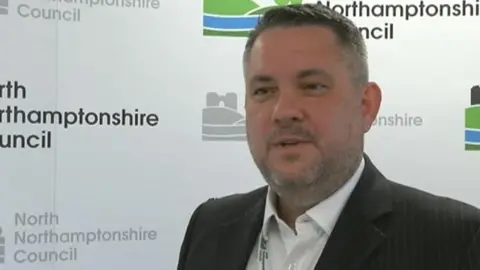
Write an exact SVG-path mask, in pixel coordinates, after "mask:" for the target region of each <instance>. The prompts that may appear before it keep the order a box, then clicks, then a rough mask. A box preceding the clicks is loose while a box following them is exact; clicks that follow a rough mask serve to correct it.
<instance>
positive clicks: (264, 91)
mask: <svg viewBox="0 0 480 270" xmlns="http://www.w3.org/2000/svg"><path fill="white" fill-rule="evenodd" d="M269 91H270V89H269V88H266V87H263V88H257V89H255V90H254V91H253V94H254V95H265V94H268V92H269Z"/></svg>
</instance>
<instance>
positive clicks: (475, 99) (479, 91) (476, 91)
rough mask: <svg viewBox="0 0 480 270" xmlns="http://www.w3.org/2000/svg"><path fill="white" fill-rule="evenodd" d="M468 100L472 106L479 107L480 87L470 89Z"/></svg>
mask: <svg viewBox="0 0 480 270" xmlns="http://www.w3.org/2000/svg"><path fill="white" fill-rule="evenodd" d="M470 99H471V104H472V106H474V105H480V85H476V86H474V87H472V97H471V98H470Z"/></svg>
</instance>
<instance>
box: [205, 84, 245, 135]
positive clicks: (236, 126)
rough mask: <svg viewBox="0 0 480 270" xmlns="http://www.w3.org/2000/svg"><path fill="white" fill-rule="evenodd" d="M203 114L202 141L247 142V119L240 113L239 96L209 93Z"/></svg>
mask: <svg viewBox="0 0 480 270" xmlns="http://www.w3.org/2000/svg"><path fill="white" fill-rule="evenodd" d="M206 100H207V106H206V107H205V108H204V109H203V112H202V140H204V141H245V140H246V133H245V117H244V116H243V115H242V114H241V113H239V112H238V96H237V94H235V93H227V94H224V95H221V94H218V93H214V92H211V93H207V97H206Z"/></svg>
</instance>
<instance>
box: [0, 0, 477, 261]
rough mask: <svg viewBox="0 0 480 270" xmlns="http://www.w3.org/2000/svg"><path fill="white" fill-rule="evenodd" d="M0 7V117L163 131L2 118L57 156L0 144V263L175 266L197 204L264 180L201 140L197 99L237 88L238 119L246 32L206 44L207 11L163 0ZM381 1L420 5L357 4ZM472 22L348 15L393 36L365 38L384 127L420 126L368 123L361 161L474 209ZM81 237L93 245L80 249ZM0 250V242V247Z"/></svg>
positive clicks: (197, 4) (239, 154)
mask: <svg viewBox="0 0 480 270" xmlns="http://www.w3.org/2000/svg"><path fill="white" fill-rule="evenodd" d="M92 1H93V3H95V1H94V0H92ZM6 2H7V1H5V0H0V14H2V13H3V14H2V15H0V85H4V86H5V85H6V84H7V83H8V82H9V81H12V82H14V81H18V83H20V84H21V85H22V86H24V87H25V94H26V98H25V99H22V98H19V99H11V98H10V99H9V98H7V97H8V96H7V94H8V93H7V91H6V88H5V87H3V89H2V88H1V87H0V89H2V90H3V91H2V92H0V93H2V95H1V96H0V110H6V109H7V108H8V106H11V108H12V109H13V106H18V108H19V109H22V110H26V111H29V110H41V111H59V112H61V113H64V112H66V111H77V112H78V110H79V108H83V109H84V110H85V111H86V112H96V113H99V112H110V113H116V112H121V110H122V109H126V110H127V111H130V112H132V111H134V110H135V109H138V110H139V111H140V112H141V113H148V114H155V115H153V116H150V117H153V118H151V120H152V119H153V120H154V117H155V116H158V124H157V125H154V126H148V125H144V126H138V127H131V126H100V125H87V124H78V123H77V124H72V125H70V126H69V127H68V128H64V126H63V125H61V124H49V123H47V124H32V123H30V124H29V123H26V124H21V123H13V124H12V123H7V120H8V119H6V118H5V113H4V116H3V118H1V121H0V134H1V135H2V136H3V137H2V140H4V142H5V138H6V136H7V134H22V135H24V136H30V135H34V134H39V133H41V132H42V131H43V130H45V131H49V132H51V136H52V137H51V147H48V148H44V149H32V148H24V149H21V148H10V149H8V148H1V149H0V172H1V177H0V227H1V228H2V229H3V231H2V234H1V236H2V237H4V238H5V240H6V244H5V245H4V246H5V255H4V258H5V263H0V269H9V270H11V269H13V270H21V269H38V270H40V269H53V268H55V269H65V270H66V269H68V270H77V269H78V270H80V269H81V270H84V269H120V270H122V269H125V270H126V269H132V268H137V269H139V268H142V269H175V265H176V260H177V256H178V250H179V247H180V243H181V240H182V238H183V233H184V229H185V226H186V224H187V222H188V218H189V217H190V214H191V212H192V211H193V209H194V208H195V207H196V206H197V205H198V204H199V203H200V202H202V201H204V200H205V199H207V198H209V197H212V196H215V197H218V196H222V195H226V194H230V193H235V192H243V191H248V190H251V189H254V188H256V187H258V186H260V185H263V180H262V179H261V177H260V174H259V173H258V172H257V170H256V168H255V166H254V164H253V162H252V161H251V157H250V154H249V152H248V149H247V146H246V143H245V142H244V141H204V140H202V117H203V116H202V110H203V109H204V108H205V107H206V95H207V93H209V92H217V93H219V94H225V93H227V92H233V93H235V94H236V95H238V103H239V104H238V108H239V112H240V114H243V111H242V104H241V102H242V100H243V81H242V75H241V54H242V48H243V45H244V42H245V38H242V37H237V38H231V37H212V36H203V34H202V3H201V1H188V2H187V1H167V0H160V5H159V7H158V8H154V6H150V8H127V7H118V6H117V7H115V6H108V5H101V4H97V5H93V4H92V5H88V4H83V5H82V4H75V3H73V4H72V3H69V2H71V1H67V0H63V1H59V0H58V1H56V2H55V1H49V0H37V1H30V0H17V1H13V0H10V3H8V4H9V5H7V3H6ZM78 2H80V1H78ZM97 2H99V1H98V0H97ZM109 2H111V0H109ZM258 2H260V1H258ZM263 2H264V1H262V3H263ZM267 2H268V1H267ZM443 2H444V3H450V5H451V6H452V5H455V4H461V1H454V0H449V1H443ZM467 2H470V3H474V1H467ZM104 3H107V2H106V1H105V0H104ZM332 3H335V4H341V5H348V4H352V3H353V2H352V1H340V0H338V1H333V2H332ZM380 3H383V4H399V5H400V4H401V5H402V6H406V5H407V4H416V5H419V3H420V2H419V1H406V0H402V1H396V2H392V1H380V0H376V1H373V0H371V1H364V4H368V5H369V6H370V8H371V7H373V5H375V4H380ZM434 3H437V1H434V0H431V1H427V2H425V4H426V5H432V6H433V4H434ZM2 4H3V5H2ZM22 4H23V5H28V6H29V7H30V8H38V9H45V10H47V9H58V10H62V11H71V10H73V11H74V13H75V16H76V17H75V18H76V19H77V21H74V22H70V21H65V20H45V19H41V18H40V19H35V18H32V17H22V16H21V14H23V15H25V14H26V13H25V12H26V11H27V6H21V5H22ZM357 4H358V2H357ZM437 6H438V4H437ZM2 7H3V9H2ZM19 7H20V8H21V9H20V11H21V12H22V13H21V14H20V13H19V11H18V8H19ZM431 9H433V7H429V10H431ZM2 10H3V12H2ZM7 10H8V14H6V13H7V12H6V11H7ZM409 10H410V11H413V8H412V7H410V8H409ZM64 14H67V13H64ZM67 15H68V14H67ZM478 15H479V14H476V16H458V17H447V16H443V17H441V16H437V17H432V18H430V17H426V16H424V17H420V16H414V17H412V18H410V19H409V20H408V21H407V20H405V19H403V18H402V17H393V16H387V17H377V18H373V17H371V16H370V17H366V16H364V17H353V15H349V16H350V17H351V18H352V19H354V21H355V22H357V23H359V25H362V26H366V27H370V28H372V27H376V26H383V25H384V24H385V23H392V24H393V29H394V32H393V35H394V36H393V38H391V39H378V40H374V39H369V40H368V47H369V51H370V63H371V72H372V79H374V80H376V81H378V82H379V83H380V85H381V86H382V88H383V91H384V103H383V106H382V109H381V112H380V115H381V117H388V116H394V115H395V114H398V115H405V114H407V115H408V116H411V117H419V118H421V120H422V125H420V126H407V127H402V126H399V125H396V126H383V125H382V126H376V127H375V128H374V129H373V130H372V131H371V132H370V133H369V134H368V136H367V140H368V145H367V153H369V155H370V156H371V158H372V159H373V161H374V162H375V163H376V165H378V167H379V168H380V169H381V170H382V171H383V172H384V173H385V174H386V175H387V176H388V177H390V178H391V179H393V180H395V181H398V182H401V183H405V184H408V185H412V186H415V187H418V188H422V189H425V190H427V191H430V192H434V193H437V194H440V195H445V196H449V197H453V198H456V199H460V200H463V201H466V202H468V203H471V204H474V205H476V206H480V196H478V190H479V189H480V183H479V181H478V180H479V179H480V176H479V172H480V171H479V169H478V168H479V165H478V164H480V151H465V147H464V134H465V109H466V108H467V107H468V106H469V105H470V89H471V87H472V86H474V85H478V84H480V75H479V74H480V69H479V66H478V63H479V61H480V46H479V45H478V44H480V35H478V33H480V18H479V16H478ZM19 93H22V92H21V91H20V92H19ZM207 113H209V112H207ZM230 113H232V112H230ZM75 115H76V114H71V115H70V116H68V120H70V121H71V120H72V119H73V118H72V117H74V116H75ZM214 116H216V117H219V118H213V119H212V118H211V116H210V118H208V117H207V116H205V117H206V118H205V119H207V120H211V121H215V120H218V121H220V120H225V121H226V120H230V121H233V120H232V119H234V118H229V117H233V115H229V114H227V113H226V112H225V111H220V112H215V111H214ZM90 117H92V116H90ZM240 118H241V115H240ZM240 118H239V119H240ZM31 120H34V119H31ZM73 120H75V119H73ZM237 120H238V119H237ZM476 121H477V123H478V122H479V121H480V119H477V120H476ZM73 122H75V121H73ZM207 124H208V123H207ZM236 128H237V129H238V127H236ZM240 129H241V128H240ZM233 132H235V131H233ZM240 135H241V134H240ZM237 137H238V136H237ZM240 137H241V136H240ZM210 138H211V137H210ZM217 139H218V138H217ZM46 212H47V213H53V214H54V215H56V216H54V218H53V220H47V221H50V223H49V224H37V225H21V224H16V221H17V222H20V221H22V220H21V218H20V216H18V217H17V219H16V215H17V214H19V215H20V214H22V213H26V214H31V215H40V214H43V213H46ZM30 221H32V222H33V221H35V220H30ZM43 221H44V220H43ZM140 227H141V229H140ZM98 229H100V230H103V231H105V232H106V233H104V234H101V235H100V236H101V239H100V240H101V241H98V239H97V236H98V235H95V234H94V233H96V230H98ZM130 229H132V230H136V231H143V232H145V234H146V235H144V236H145V237H147V239H143V241H107V240H108V237H109V236H111V235H110V234H109V233H111V232H115V231H125V232H127V233H128V232H129V230H130ZM49 230H52V231H53V232H55V233H58V234H61V233H66V234H65V236H71V237H73V239H70V240H73V243H64V242H62V241H59V242H55V243H50V244H45V243H39V242H38V241H39V239H35V236H37V238H38V234H39V233H42V232H45V231H49ZM148 231H150V232H148ZM23 232H25V233H27V234H32V235H33V236H30V238H29V239H28V240H30V241H33V242H32V243H31V244H29V243H21V240H22V239H21V238H22V237H21V236H22V233H23ZM72 232H73V233H74V232H81V233H85V234H72ZM79 235H80V236H83V235H86V236H87V237H89V240H90V243H89V244H86V243H85V242H82V241H80V242H79V241H77V240H79V239H76V238H75V236H79ZM65 236H63V237H65ZM94 236H95V239H93V237H94ZM92 239H93V240H94V241H91V240H92ZM36 240H37V241H36ZM40 240H42V239H40ZM53 240H56V239H53ZM63 240H65V239H63ZM67 240H68V239H67ZM2 245H3V244H1V238H0V251H1V250H2V248H1V246H2ZM70 248H72V249H73V250H74V253H73V257H71V258H70V260H66V261H58V262H53V261H47V262H20V261H19V260H20V259H23V258H24V257H25V255H23V253H21V252H22V251H26V252H31V253H35V252H44V251H48V250H52V251H57V252H60V251H62V250H65V249H70ZM19 252H20V253H19ZM0 254H1V252H0ZM31 256H33V255H31ZM1 257H2V256H1V255H0V261H1ZM31 258H33V257H31Z"/></svg>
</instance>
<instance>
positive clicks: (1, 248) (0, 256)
mask: <svg viewBox="0 0 480 270" xmlns="http://www.w3.org/2000/svg"><path fill="white" fill-rule="evenodd" d="M4 263H5V237H4V236H3V230H2V227H0V264H4Z"/></svg>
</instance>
